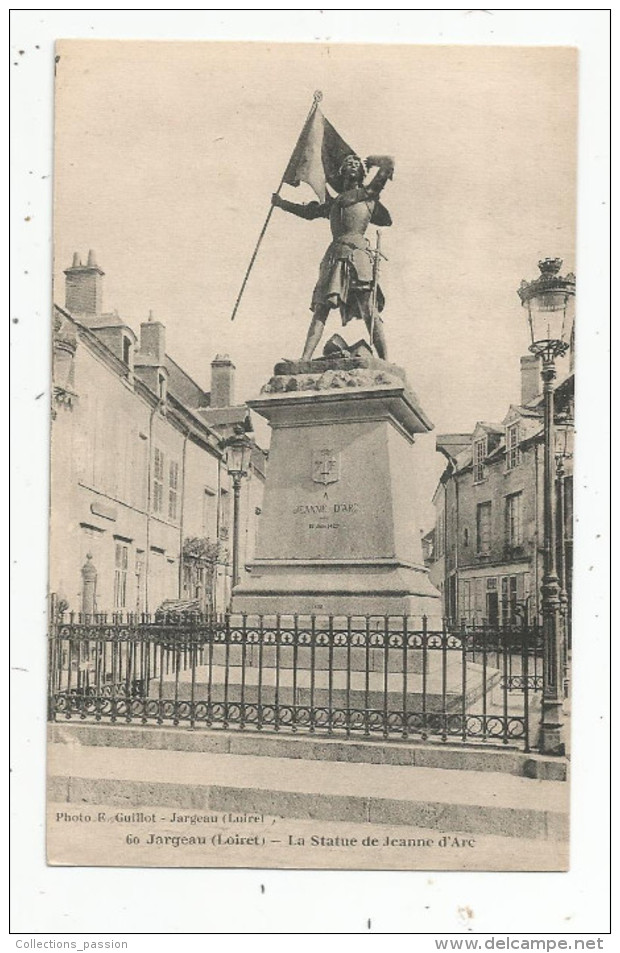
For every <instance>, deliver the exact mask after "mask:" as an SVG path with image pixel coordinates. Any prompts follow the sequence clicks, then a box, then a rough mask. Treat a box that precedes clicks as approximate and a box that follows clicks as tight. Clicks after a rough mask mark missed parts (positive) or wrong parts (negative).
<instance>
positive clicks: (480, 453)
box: [474, 437, 487, 483]
mask: <svg viewBox="0 0 620 953" xmlns="http://www.w3.org/2000/svg"><path fill="white" fill-rule="evenodd" d="M486 455H487V441H486V437H483V438H482V439H481V440H476V441H475V443H474V483H482V481H483V480H484V460H485V457H486Z"/></svg>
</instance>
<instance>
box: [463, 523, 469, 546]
mask: <svg viewBox="0 0 620 953" xmlns="http://www.w3.org/2000/svg"><path fill="white" fill-rule="evenodd" d="M463 546H469V530H468V529H467V527H465V529H464V530H463Z"/></svg>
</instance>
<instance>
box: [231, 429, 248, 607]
mask: <svg viewBox="0 0 620 953" xmlns="http://www.w3.org/2000/svg"><path fill="white" fill-rule="evenodd" d="M251 455H252V441H251V440H250V438H249V437H248V436H247V434H246V433H245V431H243V430H239V431H237V432H236V433H235V434H233V436H232V437H229V438H228V440H227V441H226V468H227V470H228V473H229V474H230V476H231V477H232V481H233V551H232V562H233V578H232V584H233V589H234V587H235V586H236V585H237V583H238V582H239V523H240V518H239V499H240V494H241V481H242V479H243V477H244V476H247V475H248V470H249V468H250V458H251Z"/></svg>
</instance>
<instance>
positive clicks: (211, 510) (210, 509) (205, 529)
mask: <svg viewBox="0 0 620 953" xmlns="http://www.w3.org/2000/svg"><path fill="white" fill-rule="evenodd" d="M215 504H216V500H215V490H212V489H210V488H209V487H208V486H206V487H205V491H204V495H203V498H202V535H203V536H206V537H207V538H208V539H213V537H214V536H215V524H216V519H217V514H216V512H215V509H216V506H215Z"/></svg>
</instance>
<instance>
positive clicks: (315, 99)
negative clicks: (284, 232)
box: [230, 89, 323, 321]
mask: <svg viewBox="0 0 620 953" xmlns="http://www.w3.org/2000/svg"><path fill="white" fill-rule="evenodd" d="M322 99H323V93H322V92H321V90H320V89H317V90H315V92H314V95H313V97H312V106H311V107H310V112H309V113H308V115H307V117H306V121H305V122H304V124H303V126H302V127H301V132H300V133H299V135H298V137H297V142H296V143H295V149H296V148H297V146H298V145H299V140H300V139H301V136H302V134H303V131H304V129H305V128H306V126H307V125H308V123H309V122H310V119H311V118H312V116H313V115H314V113H315V112H316V109H317V107H318V105H319V103H320V102H321V100H322ZM295 149H293V153H294V152H295ZM293 153H291V155H292V154H293ZM289 162H290V160H289ZM288 165H289V163H288V162H287V164H286V169H287V168H288ZM286 169H285V170H284V172H283V173H282V178H281V179H280V184H279V186H278V188H277V190H276V192H275V195H279V194H280V189H281V188H282V186H283V185H284V176H285V175H286ZM273 209H274V206H273V205H270V206H269V211H268V212H267V218H266V219H265V222H264V225H263V227H262V229H261V233H260V235H259V236H258V241H257V242H256V248H255V249H254V253H253V255H252V257H251V258H250V264H249V265H248V270H247V271H246V273H245V278H244V279H243V284H242V285H241V291H240V292H239V294H238V295H237V300H236V301H235V307H234V308H233V313H232V317H231V319H230V320H231V321H234V320H235V316H236V314H237V311H238V309H239V302H240V301H241V298H242V297H243V292H244V291H245V286H246V285H247V283H248V278H249V277H250V272H251V271H252V268H253V266H254V262H255V261H256V256H257V254H258V249H259V248H260V245H261V242H262V240H263V237H264V235H265V232H266V231H267V226H268V225H269V222H270V219H271V215H272V213H273Z"/></svg>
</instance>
